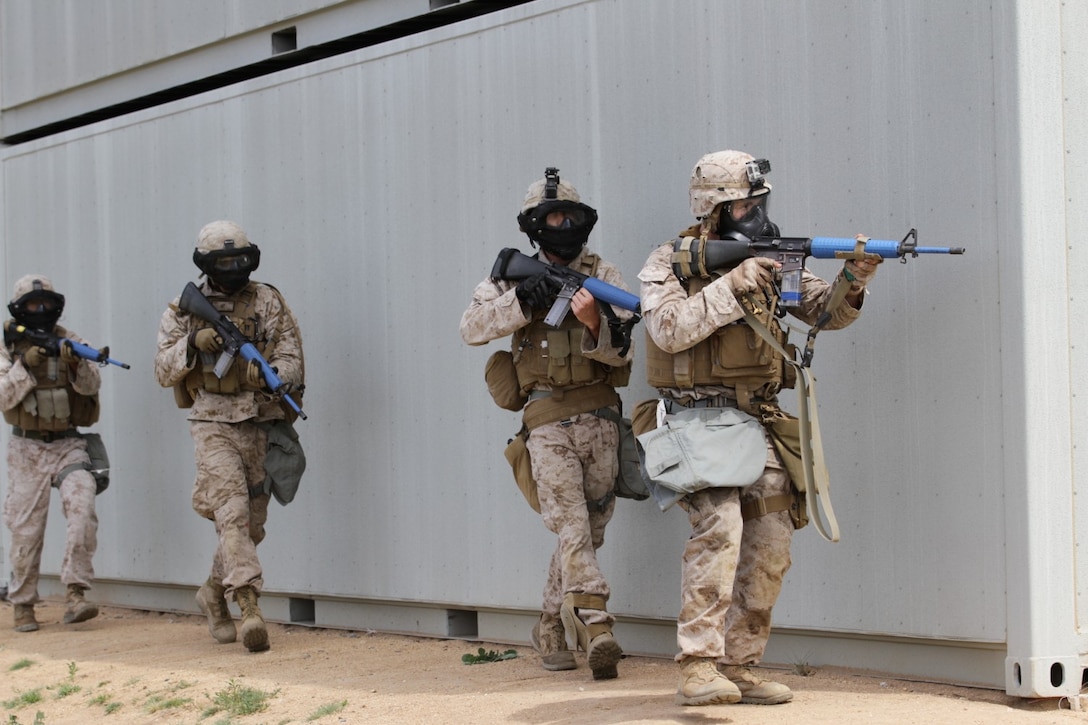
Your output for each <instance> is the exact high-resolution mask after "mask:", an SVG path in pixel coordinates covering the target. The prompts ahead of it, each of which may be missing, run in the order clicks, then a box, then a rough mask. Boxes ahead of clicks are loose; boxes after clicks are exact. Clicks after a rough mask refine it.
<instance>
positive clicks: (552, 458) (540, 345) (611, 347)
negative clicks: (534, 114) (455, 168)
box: [461, 169, 631, 679]
mask: <svg viewBox="0 0 1088 725" xmlns="http://www.w3.org/2000/svg"><path fill="white" fill-rule="evenodd" d="M596 221H597V213H596V211H595V210H593V209H592V208H591V207H589V206H587V205H585V204H582V203H581V200H580V197H579V195H578V192H577V190H575V188H574V187H573V186H572V185H571V184H570V183H568V182H566V181H561V180H560V179H559V177H558V170H556V169H549V170H548V173H547V174H546V176H545V178H544V179H541V180H539V181H536V182H534V183H533V184H532V185H531V186H530V187H529V190H528V193H527V194H526V196H525V200H524V203H523V204H522V210H521V214H520V215H519V216H518V222H519V225H520V228H521V230H522V231H523V232H525V233H526V235H527V236H528V237H529V239H530V241H531V243H533V244H534V246H535V245H536V244H539V245H540V247H541V251H540V253H539V254H538V255H537V258H538V259H540V260H541V261H544V262H548V263H554V264H559V265H565V266H569V267H570V268H571V269H575V270H578V271H580V272H582V273H584V274H586V275H589V276H595V277H597V278H598V279H601V280H604V281H605V282H607V283H608V284H611V285H613V286H615V287H619V288H622V289H626V287H624V284H623V280H622V278H621V277H620V273H619V271H618V270H617V269H616V268H615V267H614V266H612V265H611V264H609V263H608V262H606V261H604V260H602V259H601V258H600V257H598V256H597V255H595V254H593V253H591V252H589V251H587V250H585V248H584V247H585V244H586V241H587V240H588V238H589V233H590V231H591V230H592V228H593V225H594V224H595V223H596ZM558 291H559V284H558V283H557V282H556V281H555V280H554V279H553V278H551V277H548V276H547V275H544V274H541V275H537V276H534V277H530V278H528V279H525V280H522V281H520V282H516V283H515V282H510V281H505V280H497V279H490V278H489V279H485V280H484V281H483V282H481V283H480V284H479V285H477V286H476V289H475V290H474V291H473V294H472V304H471V305H470V306H469V308H468V309H467V310H466V311H465V313H464V316H463V317H462V318H461V337H462V338H463V339H464V341H465V342H466V343H468V344H470V345H483V344H485V343H487V342H489V341H491V340H495V339H498V338H501V337H505V336H511V345H512V350H513V356H514V364H515V366H516V368H517V383H518V385H519V386H520V388H521V391H522V393H523V394H524V395H525V396H526V397H528V399H529V402H528V404H527V405H526V407H525V412H524V421H525V423H526V425H527V427H528V428H529V437H528V441H527V444H526V446H527V448H528V451H529V455H530V458H531V460H532V472H533V479H535V481H536V484H537V491H538V495H539V499H540V512H541V515H542V517H543V519H544V525H545V526H547V527H548V529H549V530H550V531H552V532H553V533H555V534H556V535H557V536H558V537H559V541H558V544H557V546H556V549H555V552H554V553H553V555H552V558H551V563H550V565H549V567H548V578H547V582H546V584H545V586H544V601H543V605H542V613H541V616H540V621H539V622H537V624H536V625H535V626H534V627H533V631H532V633H531V634H532V636H531V640H532V643H533V647H534V649H536V651H537V652H538V653H539V654H540V655H541V658H542V661H543V666H544V669H546V670H553V671H554V670H570V669H574V668H575V667H576V666H577V664H576V662H575V658H574V654H573V653H572V652H571V651H570V650H569V649H568V648H567V643H566V634H569V635H571V637H572V638H573V641H575V642H576V644H577V646H578V647H579V648H580V649H583V650H585V651H586V652H587V661H588V664H589V667H590V670H591V671H592V673H593V677H594V679H609V678H613V677H616V676H617V668H616V665H617V663H618V662H619V660H620V657H621V656H622V650H621V648H620V646H619V644H618V643H617V642H616V640H615V638H614V637H613V636H612V624H613V622H614V621H615V618H614V617H613V616H612V615H611V614H609V612H608V611H607V608H606V603H607V601H608V596H609V588H608V582H607V581H605V578H604V575H603V574H602V573H601V570H600V567H599V566H598V564H597V553H596V552H597V549H599V548H600V547H601V545H602V544H603V543H604V530H605V526H606V524H607V523H608V521H609V520H610V519H611V518H612V512H613V509H614V507H615V503H616V500H615V495H614V493H613V487H614V485H615V480H616V475H617V473H618V467H619V464H618V452H617V445H618V438H619V436H618V432H617V427H616V424H615V423H614V422H612V421H611V420H609V419H607V418H606V417H603V416H605V415H607V414H608V413H611V414H613V415H618V413H619V396H618V395H617V394H616V391H615V387H616V386H618V385H626V383H627V379H628V378H629V376H630V360H631V351H630V349H626V350H623V351H622V352H621V350H622V349H623V348H624V347H629V345H626V344H623V343H620V344H617V343H618V342H619V341H618V340H617V339H616V338H614V337H613V336H612V335H611V334H610V329H609V328H608V320H607V319H606V313H607V316H608V319H618V317H620V316H622V317H623V318H624V319H627V318H629V317H630V315H629V313H626V312H624V311H622V310H619V311H613V310H611V309H609V310H607V311H605V310H604V309H603V308H602V307H599V306H598V303H597V301H596V300H595V299H594V298H593V296H592V295H591V294H590V293H589V292H588V291H586V290H585V289H579V290H578V292H577V293H575V295H574V297H573V300H572V305H571V313H570V314H568V315H567V317H566V319H565V320H564V322H563V324H562V325H561V326H560V329H558V330H555V329H552V328H550V327H548V326H547V325H545V324H544V317H545V315H546V313H547V312H548V310H549V308H550V307H551V305H552V303H553V302H554V301H555V298H556V294H557V292H558ZM613 315H615V316H616V317H615V318H613V317H612V316H613ZM628 335H629V333H628ZM627 341H628V343H629V337H628V340H627Z"/></svg>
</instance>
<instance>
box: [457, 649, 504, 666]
mask: <svg viewBox="0 0 1088 725" xmlns="http://www.w3.org/2000/svg"><path fill="white" fill-rule="evenodd" d="M517 656H518V651H517V650H514V649H508V650H506V651H505V652H496V651H495V650H493V649H492V650H485V649H484V648H483V647H481V648H480V649H479V650H477V651H476V654H471V653H470V654H467V655H461V663H462V664H465V665H482V664H483V663H485V662H499V661H500V660H512V659H515V658H516V657H517Z"/></svg>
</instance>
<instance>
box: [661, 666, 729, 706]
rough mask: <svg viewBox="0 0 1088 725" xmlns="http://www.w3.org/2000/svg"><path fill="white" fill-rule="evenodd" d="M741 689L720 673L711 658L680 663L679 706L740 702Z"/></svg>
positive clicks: (677, 692) (677, 698)
mask: <svg viewBox="0 0 1088 725" xmlns="http://www.w3.org/2000/svg"><path fill="white" fill-rule="evenodd" d="M740 697H741V695H740V689H738V688H737V686H736V685H734V684H733V683H732V682H730V681H729V679H728V678H727V677H726V676H725V675H723V674H722V673H721V672H718V668H717V667H715V666H714V660H713V659H711V658H710V657H687V658H685V659H684V660H683V661H682V662H681V663H680V687H679V688H678V689H677V691H676V702H677V704H678V705H724V704H728V703H733V702H740Z"/></svg>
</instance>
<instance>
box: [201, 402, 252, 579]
mask: <svg viewBox="0 0 1088 725" xmlns="http://www.w3.org/2000/svg"><path fill="white" fill-rule="evenodd" d="M189 431H190V433H192V436H193V445H194V448H195V452H196V483H195V484H194V486H193V510H195V511H196V512H197V513H198V514H200V515H201V516H203V517H204V518H206V519H211V520H212V521H214V522H215V532H216V534H217V535H218V537H219V543H218V546H217V547H216V549H215V557H214V559H213V560H212V569H211V578H212V581H214V582H215V583H216V584H220V585H222V586H224V587H225V588H226V589H227V592H228V594H229V593H231V592H233V591H234V590H235V589H237V588H238V587H242V586H251V587H253V588H254V589H255V590H256V591H257V592H258V593H260V591H261V588H262V587H263V585H264V579H263V578H262V571H261V562H260V561H259V560H258V559H257V544H259V543H261V541H263V540H264V536H265V530H264V525H265V522H266V521H267V520H268V500H269V496H268V494H266V493H263V486H264V478H265V471H264V458H265V454H266V453H267V451H268V434H267V433H266V432H265V431H263V430H261V428H260V427H258V426H257V425H256V424H255V423H253V422H252V421H244V422H242V423H218V422H210V421H197V420H194V421H190V422H189Z"/></svg>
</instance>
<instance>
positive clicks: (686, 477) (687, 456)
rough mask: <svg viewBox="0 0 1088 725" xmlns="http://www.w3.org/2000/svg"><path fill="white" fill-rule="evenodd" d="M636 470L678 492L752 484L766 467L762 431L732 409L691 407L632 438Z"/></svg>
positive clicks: (750, 420) (746, 416)
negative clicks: (638, 459) (637, 449)
mask: <svg viewBox="0 0 1088 725" xmlns="http://www.w3.org/2000/svg"><path fill="white" fill-rule="evenodd" d="M638 442H639V445H640V446H641V448H642V463H643V467H642V470H643V472H644V474H645V475H646V476H647V477H648V478H649V479H650V480H651V481H652V482H653V483H655V484H657V485H660V486H664V487H665V488H668V489H670V490H672V491H677V492H679V493H684V494H687V493H693V492H695V491H701V490H702V489H704V488H725V487H741V486H748V485H751V484H753V483H755V482H756V481H757V480H758V479H759V477H760V476H761V475H762V474H763V469H764V468H765V466H766V463H767V444H766V441H765V440H764V437H763V426H762V425H760V423H759V421H758V420H756V419H755V418H754V417H752V416H750V415H748V414H747V413H745V412H743V411H740V410H737V409H735V408H691V409H685V410H682V411H680V412H679V413H676V414H672V415H668V416H666V417H665V420H664V421H663V423H662V424H661V426H660V427H659V428H657V429H655V430H651V431H650V432H648V433H643V434H642V435H640V436H639V437H638Z"/></svg>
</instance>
